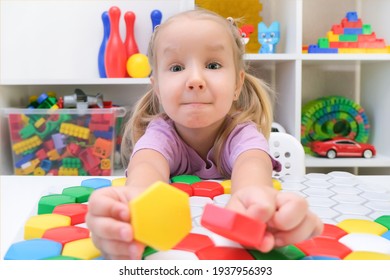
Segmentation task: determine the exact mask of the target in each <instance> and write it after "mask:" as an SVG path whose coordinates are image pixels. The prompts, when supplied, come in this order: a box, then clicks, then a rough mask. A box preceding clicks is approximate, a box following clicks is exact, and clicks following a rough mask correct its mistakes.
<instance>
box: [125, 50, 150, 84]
mask: <svg viewBox="0 0 390 280" xmlns="http://www.w3.org/2000/svg"><path fill="white" fill-rule="evenodd" d="M126 69H127V73H128V74H129V76H130V77H132V78H147V77H149V74H150V73H151V72H152V68H151V67H150V64H149V59H148V57H147V56H146V55H144V54H142V53H136V54H133V55H132V56H130V57H129V59H128V60H127V63H126Z"/></svg>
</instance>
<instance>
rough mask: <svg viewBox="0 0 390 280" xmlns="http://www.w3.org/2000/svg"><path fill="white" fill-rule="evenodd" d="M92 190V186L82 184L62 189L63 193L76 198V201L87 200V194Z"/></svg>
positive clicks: (82, 201)
mask: <svg viewBox="0 0 390 280" xmlns="http://www.w3.org/2000/svg"><path fill="white" fill-rule="evenodd" d="M93 191H94V189H93V188H90V187H84V186H73V187H68V188H65V189H63V190H62V194H63V195H67V196H72V197H74V198H75V199H76V203H84V202H87V201H88V199H89V196H90V195H91V193H92V192H93Z"/></svg>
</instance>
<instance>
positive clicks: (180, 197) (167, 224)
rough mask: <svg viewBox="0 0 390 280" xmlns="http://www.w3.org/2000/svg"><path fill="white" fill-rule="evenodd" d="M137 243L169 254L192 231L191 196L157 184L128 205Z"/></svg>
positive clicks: (164, 184)
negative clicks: (168, 251) (167, 251)
mask: <svg viewBox="0 0 390 280" xmlns="http://www.w3.org/2000/svg"><path fill="white" fill-rule="evenodd" d="M129 208H130V215H131V221H132V226H133V230H134V239H136V240H138V241H139V242H141V243H144V244H146V245H148V246H151V247H153V248H155V249H158V250H169V249H171V248H172V247H174V246H175V245H177V244H178V243H179V242H180V241H181V240H182V239H183V238H184V237H185V236H186V235H187V234H188V233H189V232H190V230H191V227H192V224H191V214H190V208H189V198H188V195H187V194H186V193H184V192H182V191H181V190H178V189H176V188H174V187H172V186H170V185H168V184H166V183H163V182H156V183H155V184H153V185H152V186H150V187H149V188H148V189H147V190H146V191H145V192H144V193H142V194H141V195H140V196H138V197H136V198H135V199H134V200H133V201H131V202H130V203H129Z"/></svg>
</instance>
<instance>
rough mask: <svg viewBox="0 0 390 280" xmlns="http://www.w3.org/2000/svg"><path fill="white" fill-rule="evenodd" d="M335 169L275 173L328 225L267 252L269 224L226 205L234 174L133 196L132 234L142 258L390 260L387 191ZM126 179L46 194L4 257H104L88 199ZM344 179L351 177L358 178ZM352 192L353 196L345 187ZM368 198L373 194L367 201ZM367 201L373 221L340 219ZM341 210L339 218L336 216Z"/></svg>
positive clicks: (181, 181) (183, 180)
mask: <svg viewBox="0 0 390 280" xmlns="http://www.w3.org/2000/svg"><path fill="white" fill-rule="evenodd" d="M336 175H337V176H338V177H337V176H328V177H326V175H324V176H319V175H317V174H308V175H305V178H303V181H302V183H300V181H297V179H296V178H292V177H289V176H287V177H286V179H283V178H282V179H281V181H276V180H274V187H275V188H277V189H280V188H281V187H282V190H280V191H290V192H297V191H299V190H303V191H302V192H301V194H302V195H305V194H307V195H309V194H311V197H310V198H308V201H309V204H310V205H311V207H312V209H313V210H314V211H315V212H316V213H317V214H319V216H320V217H321V218H322V219H323V221H324V222H325V227H324V231H323V232H322V234H321V235H320V236H317V237H315V238H312V239H309V240H306V241H302V242H299V243H296V244H292V245H288V246H285V247H282V248H275V249H274V250H272V251H271V252H269V253H261V252H259V251H257V250H255V249H253V248H254V247H256V246H258V245H259V244H260V243H261V242H262V239H263V236H264V233H265V230H266V225H265V224H264V223H262V222H260V221H256V220H253V219H251V218H248V217H246V216H243V215H241V214H239V213H236V212H233V211H231V210H228V209H225V208H224V206H225V205H226V203H227V201H228V200H229V198H230V188H231V182H230V180H225V181H202V180H201V179H200V178H199V177H197V176H193V175H180V176H176V177H172V178H171V182H170V184H166V183H163V182H156V183H155V184H153V185H152V186H150V187H149V189H148V190H147V191H146V192H144V193H143V194H141V195H140V196H139V197H137V198H136V199H134V200H133V201H131V202H130V203H129V209H130V214H131V219H132V226H133V230H134V237H135V239H136V240H138V241H139V242H142V243H144V244H145V245H146V248H145V250H144V252H143V259H145V260H157V259H171V260H175V259H176V260H179V259H187V260H190V259H193V260H198V259H200V260H255V259H258V260H266V259H268V260H277V259H280V260H301V259H302V260H307V259H309V260H317V259H319V260H326V259H333V260H342V259H346V260H353V259H386V260H390V231H389V229H390V207H389V206H386V205H387V204H388V203H389V202H390V197H389V196H390V190H387V189H382V190H381V189H378V190H377V192H375V191H374V192H373V191H372V189H370V188H369V187H368V186H364V185H362V184H358V185H356V186H357V188H351V187H349V186H347V185H345V186H344V188H343V190H340V187H337V186H334V185H332V182H333V183H335V182H338V183H339V184H341V183H340V182H341V181H340V179H341V177H342V176H344V175H343V174H342V176H340V175H339V174H336ZM125 180H126V179H125V178H117V179H114V180H108V179H104V178H101V177H100V178H92V179H86V180H83V181H82V182H81V184H80V186H70V187H66V188H63V190H62V192H61V193H51V194H48V195H45V196H42V197H41V198H40V200H39V202H38V208H37V212H36V213H37V214H36V215H32V216H31V217H30V218H29V219H28V220H27V222H26V223H25V226H24V240H22V241H17V242H15V243H14V244H12V245H11V246H10V248H9V249H8V251H7V253H6V255H5V259H6V260H15V259H23V260H38V259H43V260H52V259H61V260H78V259H88V260H94V259H95V260H96V259H102V256H101V254H100V252H99V250H98V249H97V248H96V247H95V246H94V244H93V242H92V239H91V237H90V232H89V230H88V228H86V226H85V215H86V213H87V210H88V199H89V196H90V195H91V193H92V192H93V191H95V190H96V189H99V188H104V187H122V186H123V185H124V184H125ZM347 181H348V182H353V181H354V177H353V176H352V175H351V176H350V177H348V180H347ZM345 182H346V181H345ZM356 186H355V187H356ZM353 191H354V192H355V195H354V196H353V197H354V198H355V199H354V201H351V199H352V196H348V195H347V193H351V192H353ZM338 192H339V194H337V193H338ZM331 195H333V196H332V197H333V199H334V200H331V199H330V198H329V197H331ZM348 198H349V199H348ZM368 198H372V199H373V201H369V202H367V201H368V200H367V199H368ZM348 200H349V201H348ZM336 201H339V204H336ZM331 203H332V204H331ZM359 203H360V204H359ZM334 204H336V205H334ZM347 205H348V207H347ZM368 207H370V209H372V210H367V211H371V215H372V216H375V217H377V218H375V219H374V220H370V219H366V218H362V219H358V218H343V217H344V216H343V215H345V214H348V213H359V211H360V212H361V213H363V212H362V211H363V210H362V209H363V208H364V209H369V208H368ZM386 210H387V212H386ZM338 213H340V214H341V216H339V217H341V218H340V219H341V221H339V222H335V219H334V218H335V217H337V216H338V215H339V214H338ZM386 213H387V214H386ZM332 217H333V218H332Z"/></svg>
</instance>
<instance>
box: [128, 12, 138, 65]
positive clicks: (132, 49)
mask: <svg viewBox="0 0 390 280" xmlns="http://www.w3.org/2000/svg"><path fill="white" fill-rule="evenodd" d="M125 22H126V39H125V47H126V52H127V58H129V57H130V56H132V55H133V54H135V53H139V50H138V45H137V41H136V40H135V35H134V22H135V14H134V13H133V12H131V11H128V12H126V13H125Z"/></svg>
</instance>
